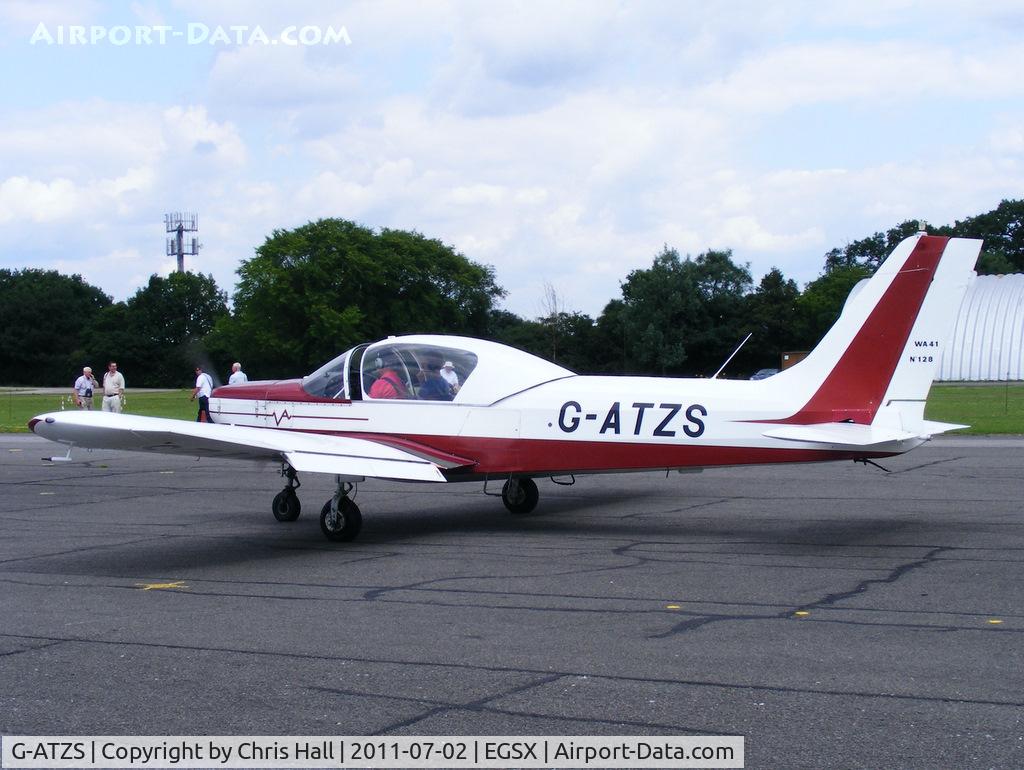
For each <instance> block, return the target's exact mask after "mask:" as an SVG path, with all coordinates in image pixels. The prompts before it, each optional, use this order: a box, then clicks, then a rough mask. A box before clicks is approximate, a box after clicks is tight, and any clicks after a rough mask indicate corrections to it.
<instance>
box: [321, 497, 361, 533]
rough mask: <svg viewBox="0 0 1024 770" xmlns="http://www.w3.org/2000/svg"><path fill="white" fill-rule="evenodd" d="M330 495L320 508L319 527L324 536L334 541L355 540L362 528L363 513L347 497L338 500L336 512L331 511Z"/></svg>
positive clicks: (331, 501) (332, 500) (331, 500)
mask: <svg viewBox="0 0 1024 770" xmlns="http://www.w3.org/2000/svg"><path fill="white" fill-rule="evenodd" d="M333 502H334V498H333V497H332V498H331V499H330V500H328V501H327V502H326V503H324V507H323V508H322V509H320V529H321V531H322V532H323V533H324V537H326V538H327V539H328V540H332V541H334V542H335V543H347V542H349V541H350V540H355V539H356V535H358V534H359V530H360V529H362V528H363V514H362V513H360V512H359V506H358V505H356V504H355V503H354V502H352V500H350V499H349V498H348V497H343V498H341V499H340V500H338V511H337V513H335V514H333V515H332V513H331V503H333Z"/></svg>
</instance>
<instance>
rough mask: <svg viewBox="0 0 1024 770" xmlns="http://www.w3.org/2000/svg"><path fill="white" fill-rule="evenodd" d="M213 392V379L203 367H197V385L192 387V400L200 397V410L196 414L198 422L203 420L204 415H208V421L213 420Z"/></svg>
mask: <svg viewBox="0 0 1024 770" xmlns="http://www.w3.org/2000/svg"><path fill="white" fill-rule="evenodd" d="M211 393H213V379H212V378H211V377H210V375H208V374H207V373H206V372H204V371H203V367H201V366H197V367H196V386H195V387H194V388H192V400H193V401H195V400H196V399H197V398H198V399H199V412H198V413H197V414H196V422H202V421H203V415H204V414H205V415H206V422H213V417H212V416H211V415H210V394H211Z"/></svg>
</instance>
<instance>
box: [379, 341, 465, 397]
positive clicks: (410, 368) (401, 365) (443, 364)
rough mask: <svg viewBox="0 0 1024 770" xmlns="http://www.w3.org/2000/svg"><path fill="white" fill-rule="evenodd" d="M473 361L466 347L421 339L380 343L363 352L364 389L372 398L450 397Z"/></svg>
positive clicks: (459, 386) (462, 383) (461, 384)
mask: <svg viewBox="0 0 1024 770" xmlns="http://www.w3.org/2000/svg"><path fill="white" fill-rule="evenodd" d="M476 363H477V357H476V354H475V353H471V352H469V351H468V350H460V349H458V348H450V347H442V346H439V345H429V344H423V343H387V342H384V343H379V344H377V345H375V346H373V347H372V348H371V349H370V350H368V351H367V352H366V354H365V355H364V356H363V362H362V388H363V393H364V394H365V396H366V397H367V398H371V399H384V398H390V399H417V400H420V401H451V400H452V399H453V398H455V395H456V394H457V393H458V392H459V390H460V389H461V388H462V386H463V385H465V383H466V380H467V379H468V378H469V376H470V375H471V374H472V373H473V370H474V369H475V368H476Z"/></svg>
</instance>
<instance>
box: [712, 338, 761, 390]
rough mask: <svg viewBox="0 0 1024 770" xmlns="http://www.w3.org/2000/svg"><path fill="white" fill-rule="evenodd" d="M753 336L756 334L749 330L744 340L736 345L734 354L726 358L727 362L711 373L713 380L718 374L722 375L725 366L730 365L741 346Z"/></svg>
mask: <svg viewBox="0 0 1024 770" xmlns="http://www.w3.org/2000/svg"><path fill="white" fill-rule="evenodd" d="M753 336H754V333H753V332H749V333H748V334H747V336H746V337H744V338H743V342H741V343H740V344H739V345H737V346H736V349H735V350H734V351H732V355H731V356H729V357H728V358H727V359H725V363H724V364H722V365H721V366H720V367H718V371H717V372H715V373H714V374H712V375H711V379H713V380H714V379H716V378H717V377H718V375H720V374H721V373H722V370H723V369H724V368H725V367H727V366H728V365H729V362H730V361H732V360H733V359H734V358H735V357H736V354H737V353H739V352H740V348H742V347H743V346H744V345H746V344H747V340H749V339H750V338H751V337H753Z"/></svg>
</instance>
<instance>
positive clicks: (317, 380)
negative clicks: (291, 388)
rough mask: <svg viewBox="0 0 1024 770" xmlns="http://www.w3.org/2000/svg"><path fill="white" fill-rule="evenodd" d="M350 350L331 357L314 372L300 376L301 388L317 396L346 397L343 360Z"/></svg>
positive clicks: (346, 358) (345, 359)
mask: <svg viewBox="0 0 1024 770" xmlns="http://www.w3.org/2000/svg"><path fill="white" fill-rule="evenodd" d="M351 352H352V351H351V350H346V351H345V352H344V353H342V354H341V355H340V356H338V357H337V358H332V359H331V360H330V361H328V362H327V363H326V364H324V365H323V366H321V367H320V368H319V369H317V370H316V371H315V372H313V373H312V374H310V375H307V376H305V377H303V378H302V389H303V390H304V391H306V392H307V393H308V394H309V395H311V396H316V397H317V398H346V395H345V362H346V361H347V360H348V356H349V353H351Z"/></svg>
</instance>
